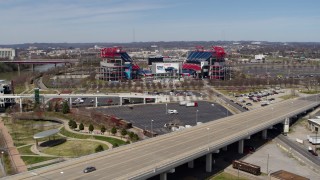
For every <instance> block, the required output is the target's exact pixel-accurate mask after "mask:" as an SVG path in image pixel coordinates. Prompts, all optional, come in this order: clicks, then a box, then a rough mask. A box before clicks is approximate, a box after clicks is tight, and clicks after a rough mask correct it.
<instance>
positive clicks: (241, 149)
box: [238, 139, 244, 154]
mask: <svg viewBox="0 0 320 180" xmlns="http://www.w3.org/2000/svg"><path fill="white" fill-rule="evenodd" d="M243 145H244V140H243V139H241V140H240V141H239V144H238V153H239V154H243Z"/></svg>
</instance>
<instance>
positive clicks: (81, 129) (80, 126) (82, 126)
mask: <svg viewBox="0 0 320 180" xmlns="http://www.w3.org/2000/svg"><path fill="white" fill-rule="evenodd" d="M79 130H80V131H83V130H84V125H83V124H82V123H80V125H79Z"/></svg>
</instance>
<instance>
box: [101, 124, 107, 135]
mask: <svg viewBox="0 0 320 180" xmlns="http://www.w3.org/2000/svg"><path fill="white" fill-rule="evenodd" d="M100 131H101V134H104V133H105V132H106V127H104V125H102V126H101V129H100Z"/></svg>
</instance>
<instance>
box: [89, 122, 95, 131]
mask: <svg viewBox="0 0 320 180" xmlns="http://www.w3.org/2000/svg"><path fill="white" fill-rule="evenodd" d="M93 130H94V127H93V125H92V124H90V125H89V132H92V131H93Z"/></svg>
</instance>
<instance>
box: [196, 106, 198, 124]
mask: <svg viewBox="0 0 320 180" xmlns="http://www.w3.org/2000/svg"><path fill="white" fill-rule="evenodd" d="M198 112H199V110H198V109H197V111H196V125H197V124H198Z"/></svg>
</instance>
